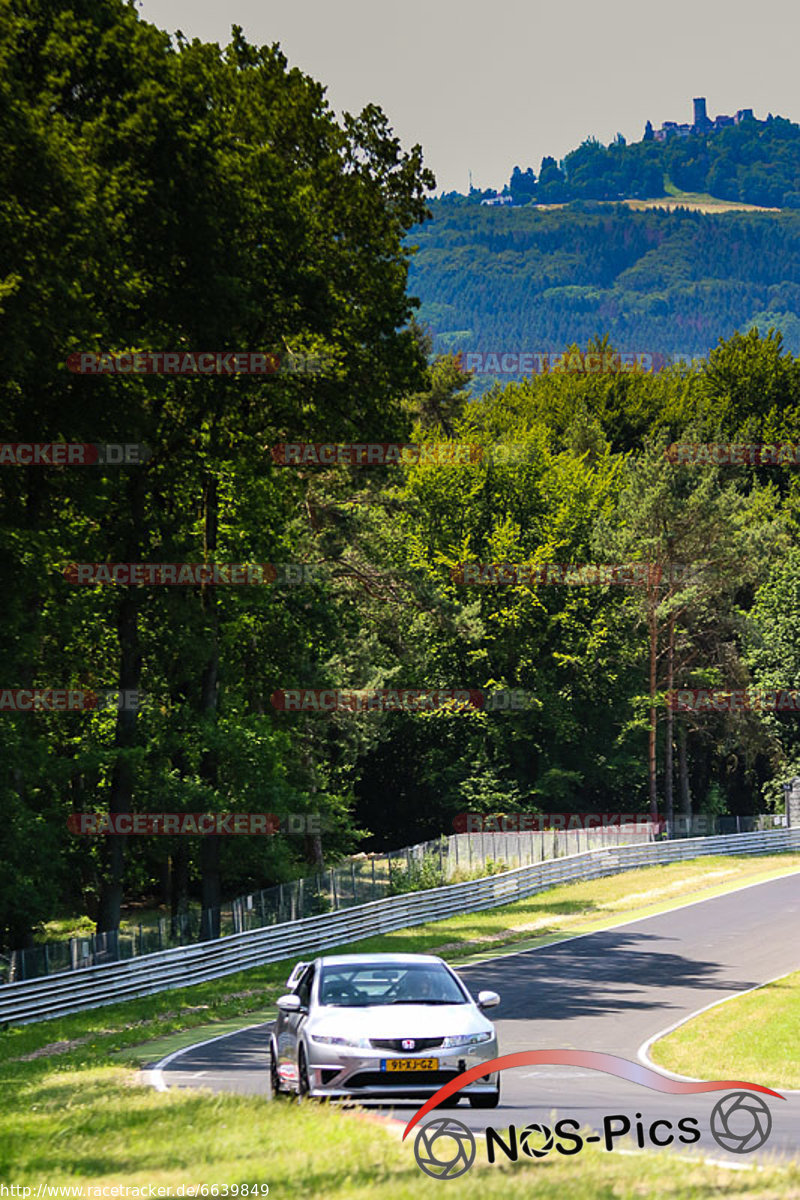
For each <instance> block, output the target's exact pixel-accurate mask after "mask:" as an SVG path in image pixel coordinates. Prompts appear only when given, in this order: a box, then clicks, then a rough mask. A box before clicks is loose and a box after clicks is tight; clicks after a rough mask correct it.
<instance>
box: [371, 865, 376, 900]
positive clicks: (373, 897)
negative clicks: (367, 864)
mask: <svg viewBox="0 0 800 1200" xmlns="http://www.w3.org/2000/svg"><path fill="white" fill-rule="evenodd" d="M375 888H376V884H375V855H374V854H373V855H372V899H373V900H374V899H375V898H376V896H375Z"/></svg>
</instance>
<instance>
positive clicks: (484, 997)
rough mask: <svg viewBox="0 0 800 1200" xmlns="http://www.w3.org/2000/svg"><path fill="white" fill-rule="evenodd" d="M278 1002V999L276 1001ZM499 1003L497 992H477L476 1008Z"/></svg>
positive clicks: (492, 1006)
mask: <svg viewBox="0 0 800 1200" xmlns="http://www.w3.org/2000/svg"><path fill="white" fill-rule="evenodd" d="M278 1003H279V1004H280V1000H279V1001H278ZM499 1003H500V997H499V996H498V994H497V992H478V1000H477V1004H478V1008H496V1007H497V1005H498V1004H499Z"/></svg>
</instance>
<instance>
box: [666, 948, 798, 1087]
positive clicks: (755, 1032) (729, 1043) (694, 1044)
mask: <svg viewBox="0 0 800 1200" xmlns="http://www.w3.org/2000/svg"><path fill="white" fill-rule="evenodd" d="M798 1031H800V971H796V972H795V973H794V974H792V975H785V976H784V977H783V978H782V979H776V980H775V982H774V983H768V984H765V986H764V987H760V988H757V989H756V990H755V991H752V992H748V993H747V994H746V995H744V996H737V997H735V998H734V999H731V1000H726V1001H725V1003H724V1004H718V1005H716V1006H715V1007H714V1008H710V1009H709V1010H708V1012H704V1013H701V1014H700V1016H697V1017H694V1018H693V1019H692V1020H691V1021H687V1023H686V1024H685V1025H682V1026H681V1027H680V1029H676V1030H675V1032H674V1033H671V1034H668V1035H667V1037H665V1038H661V1039H660V1041H658V1042H656V1043H655V1044H654V1045H653V1046H652V1047H651V1050H650V1057H651V1058H652V1060H653V1062H655V1063H657V1064H658V1065H659V1066H661V1067H666V1069H667V1070H668V1071H675V1072H676V1073H677V1074H678V1075H689V1076H691V1077H693V1078H700V1079H712V1078H717V1077H719V1073H720V1072H721V1071H722V1070H724V1069H725V1070H726V1069H727V1066H726V1064H728V1065H729V1064H730V1063H732V1062H735V1063H736V1065H737V1069H739V1070H740V1071H741V1072H742V1078H743V1079H758V1081H759V1083H765V1084H766V1085H767V1086H768V1087H774V1088H776V1089H778V1090H779V1091H780V1089H781V1088H791V1089H798V1090H800V1057H798V1050H797V1035H798Z"/></svg>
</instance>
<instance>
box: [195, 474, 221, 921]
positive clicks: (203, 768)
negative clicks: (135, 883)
mask: <svg viewBox="0 0 800 1200" xmlns="http://www.w3.org/2000/svg"><path fill="white" fill-rule="evenodd" d="M204 502H205V561H206V562H213V561H214V560H215V559H216V555H217V540H218V539H217V531H218V524H219V508H218V505H219V498H218V493H217V480H216V477H215V476H213V475H208V476H207V477H206V481H205V495H204ZM202 603H203V608H204V610H205V612H206V613H207V615H208V618H209V628H210V641H211V646H210V651H209V656H208V661H207V662H206V666H205V670H204V671H203V679H202V683H201V688H200V712H201V715H202V718H203V720H204V721H215V720H216V716H217V688H218V684H219V614H218V612H217V600H216V595H215V593H214V591H213V587H211V586H207V587H205V588H204V589H203V600H202ZM200 777H201V779H202V780H203V782H204V783H206V784H208V785H209V787H210V788H213V789H216V787H217V783H218V763H217V755H216V751H214V750H209V751H207V752H206V753H205V754H204V755H203V757H202V759H201V762H200ZM200 867H201V880H202V882H201V904H202V906H203V913H204V926H203V929H202V931H201V937H202V938H204V939H206V938H218V937H219V935H220V908H221V906H222V882H221V879H220V842H219V834H216V833H207V834H204V835H203V838H202V841H201V843H200Z"/></svg>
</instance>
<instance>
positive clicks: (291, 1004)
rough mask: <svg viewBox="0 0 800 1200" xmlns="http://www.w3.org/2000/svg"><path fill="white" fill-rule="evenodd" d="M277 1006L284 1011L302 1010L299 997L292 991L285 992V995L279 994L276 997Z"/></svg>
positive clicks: (297, 1011) (296, 1011) (294, 1011)
mask: <svg viewBox="0 0 800 1200" xmlns="http://www.w3.org/2000/svg"><path fill="white" fill-rule="evenodd" d="M278 1008H279V1009H280V1010H281V1012H284V1013H299V1012H303V1011H304V1008H303V1005H302V1004H301V1002H300V997H299V996H297V995H296V994H295V993H294V992H287V994H286V995H285V996H280V997H279V999H278Z"/></svg>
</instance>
